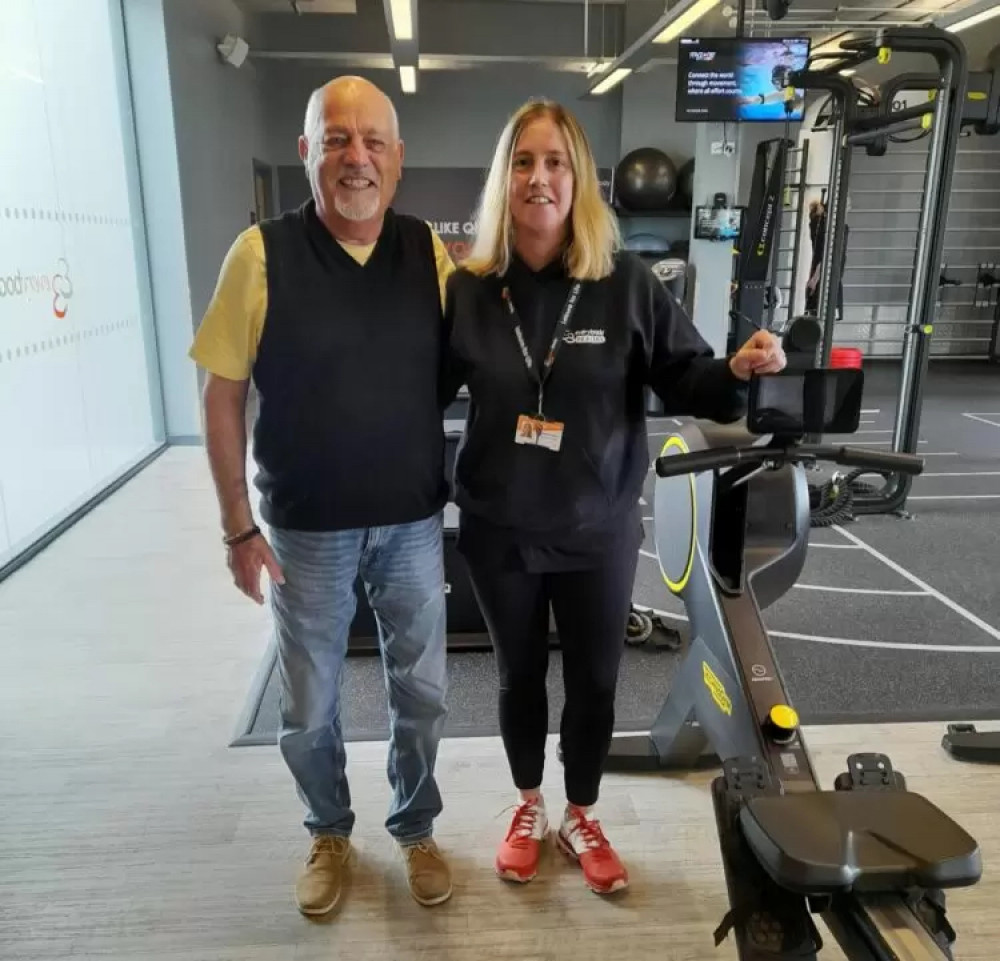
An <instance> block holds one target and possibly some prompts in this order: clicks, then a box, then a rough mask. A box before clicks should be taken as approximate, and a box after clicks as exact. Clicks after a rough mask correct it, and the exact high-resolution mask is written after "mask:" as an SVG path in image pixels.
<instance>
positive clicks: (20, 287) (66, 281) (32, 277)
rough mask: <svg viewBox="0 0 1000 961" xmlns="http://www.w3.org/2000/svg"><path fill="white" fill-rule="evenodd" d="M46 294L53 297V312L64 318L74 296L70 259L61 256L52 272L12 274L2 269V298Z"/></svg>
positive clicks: (0, 283)
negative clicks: (70, 275)
mask: <svg viewBox="0 0 1000 961" xmlns="http://www.w3.org/2000/svg"><path fill="white" fill-rule="evenodd" d="M35 296H44V297H51V298H52V313H53V314H55V316H56V317H58V318H60V319H62V318H63V317H65V316H66V313H67V311H68V310H69V301H70V298H71V297H72V296H73V282H72V281H71V280H70V277H69V261H68V260H66V258H65V257H60V258H59V260H57V261H56V270H55V273H52V274H28V273H24V272H23V271H20V270H18V271H16V272H14V273H12V274H7V273H4V272H3V271H0V300H2V299H4V298H15V297H35Z"/></svg>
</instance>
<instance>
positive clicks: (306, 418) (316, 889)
mask: <svg viewBox="0 0 1000 961" xmlns="http://www.w3.org/2000/svg"><path fill="white" fill-rule="evenodd" d="M299 156H300V157H301V159H302V162H303V164H304V165H305V169H306V172H307V175H308V179H309V183H310V185H311V187H312V197H311V199H310V200H309V201H307V202H306V203H305V204H303V205H302V206H301V207H300V208H298V209H296V210H292V211H288V212H285V213H283V214H281V215H280V216H278V217H276V218H274V219H271V220H266V221H264V222H263V223H261V224H259V225H257V226H254V227H251V228H250V229H248V230H246V231H244V232H243V233H241V234H240V235H239V237H238V238H237V239H236V241H235V242H234V244H233V246H232V247H231V248H230V250H229V252H228V254H227V256H226V258H225V261H224V263H223V265H222V270H221V273H220V276H219V281H218V284H217V287H216V290H215V293H214V296H213V298H212V301H211V303H210V304H209V307H208V310H207V311H206V314H205V317H204V319H203V321H202V324H201V325H200V327H199V329H198V332H197V334H196V336H195V340H194V344H193V346H192V348H191V356H192V358H193V359H194V360H195V361H196V362H197V363H198V364H199V365H200V366H201V367H203V368H204V369H205V371H206V372H207V373H206V381H205V389H204V417H205V432H206V446H207V451H208V459H209V463H210V466H211V470H212V475H213V478H214V481H215V486H216V490H217V494H218V500H219V506H220V513H221V525H222V539H223V543H224V545H225V549H226V551H227V557H228V566H229V569H230V571H231V572H232V576H233V579H234V581H235V583H236V585H237V587H238V588H239V589H240V590H241V591H243V593H245V594H246V595H247V596H248V597H250V598H252V599H253V600H255V601H256V602H257V603H259V604H262V603H263V602H264V596H263V594H262V591H261V586H260V584H261V571H262V569H264V568H266V569H267V572H268V575H269V579H270V582H271V589H270V597H271V607H272V612H273V618H274V625H275V634H276V639H277V649H278V676H279V677H280V681H281V730H280V732H279V744H280V748H281V752H282V755H283V757H284V759H285V762H286V763H287V765H288V768H289V770H290V771H291V774H292V776H293V778H294V780H295V783H296V785H297V789H298V793H299V796H300V798H301V799H302V801H303V803H304V805H305V807H306V809H307V813H306V817H305V822H304V823H305V827H306V828H307V830H308V831H309V832H310V834H311V835H312V847H311V850H310V852H309V855H308V857H307V858H306V860H305V865H304V867H303V869H302V871H301V874H300V877H299V880H298V883H297V886H296V900H297V903H298V906H299V909H300V910H301V911H302V912H303V913H304V914H308V915H316V914H326V913H327V912H328V911H330V910H331V909H332V908H333V907H334V906H335V905H336V904H337V902H338V900H339V898H340V894H341V890H342V882H343V873H344V868H345V865H346V864H347V862H348V856H349V854H350V850H351V847H350V836H351V833H352V830H353V827H354V822H355V815H354V811H353V810H352V806H351V794H350V790H349V788H348V782H347V777H346V774H345V757H346V755H345V748H344V742H343V734H342V730H341V722H340V704H341V701H340V685H341V679H342V676H343V665H344V658H345V656H346V652H347V642H348V631H349V628H350V625H351V622H352V620H353V617H354V613H355V594H354V585H355V582H356V580H357V578H358V577H359V576H360V577H361V579H362V581H363V582H364V584H365V588H366V591H367V596H368V598H369V600H370V603H371V607H372V610H373V613H374V614H375V618H376V620H377V623H378V628H379V639H380V644H381V649H382V656H383V662H384V669H385V675H386V681H387V689H388V699H389V715H390V720H391V738H390V741H389V758H388V777H389V782H390V784H391V787H392V801H391V804H390V809H389V814H388V817H387V819H386V822H385V823H386V828H387V830H388V831H389V833H390V834H391V835H392V836H393V837H394V838H395V839H396V840H397V841H398V843H399V846H400V850H401V851H402V853H403V856H404V860H405V863H406V866H407V877H408V881H409V886H410V890H411V892H412V894H413V896H414V898H415V899H416V900H417V901H418V902H419V903H421V904H425V905H432V904H439V903H441V902H443V901H446V900H447V899H448V897H449V896H450V895H451V890H452V884H451V875H450V870H449V868H448V865H447V863H446V861H445V859H444V858H443V856H442V854H441V852H440V850H439V849H438V847H437V845H436V844H435V842H434V840H433V837H432V834H433V825H434V821H435V819H436V818H437V816H438V815H439V814H440V812H441V808H442V802H441V796H440V793H439V790H438V786H437V783H436V780H435V776H434V767H435V760H436V756H437V749H438V743H439V740H440V737H441V731H442V727H443V723H444V717H445V713H446V707H445V691H446V674H445V581H444V561H443V550H442V510H443V507H444V504H445V501H446V500H447V490H448V486H447V483H446V478H445V474H444V432H443V422H442V415H441V408H440V404H439V394H438V385H439V364H440V358H441V355H442V351H443V344H442V340H441V338H442V330H443V324H442V302H443V298H444V288H445V282H446V279H447V276H448V274H449V273H450V271H451V270H452V265H451V262H450V260H449V258H448V255H447V252H446V251H445V248H444V245H443V244H442V243H441V240H440V239H439V238H438V237H437V236H436V235H435V234H434V232H433V231H432V230H431V229H430V228H429V227H428V225H427V224H426V223H424V222H423V221H421V220H418V219H416V218H413V217H409V216H406V215H404V214H400V213H396V212H395V211H394V210H393V209H392V207H391V206H390V205H391V202H392V199H393V197H394V195H395V191H396V187H397V184H398V182H399V178H400V171H401V169H402V164H403V143H402V141H401V139H400V135H399V123H398V118H397V115H396V111H395V109H394V107H393V105H392V103H391V101H390V100H389V98H388V97H386V96H385V94H384V93H382V91H381V90H379V89H378V88H377V87H375V86H374V85H373V84H371V83H369V82H368V81H365V80H363V79H361V78H358V77H341V78H338V79H336V80H333V81H331V82H330V83H328V84H326V85H325V86H324V87H322V88H320V89H319V90H317V91H315V92H314V93H313V95H312V96H311V97H310V99H309V103H308V106H307V109H306V117H305V127H304V131H303V134H302V136H301V137H300V139H299ZM251 379H252V381H253V383H254V386H255V388H256V391H257V396H258V404H259V409H258V414H257V418H256V421H255V423H254V426H253V454H254V460H255V461H256V463H257V466H258V468H259V472H258V474H257V476H256V478H255V483H256V486H257V488H258V489H259V491H260V494H261V501H260V513H261V516H262V521H263V522H264V524H265V526H266V527H267V528H268V533H269V538H268V537H265V535H264V533H263V532H262V531H261V529H260V527H258V525H257V523H256V522H255V519H254V515H253V510H252V506H251V502H250V498H249V494H248V489H247V482H246V471H245V464H246V437H247V430H246V420H245V416H246V415H245V409H246V398H247V391H248V386H249V383H250V381H251Z"/></svg>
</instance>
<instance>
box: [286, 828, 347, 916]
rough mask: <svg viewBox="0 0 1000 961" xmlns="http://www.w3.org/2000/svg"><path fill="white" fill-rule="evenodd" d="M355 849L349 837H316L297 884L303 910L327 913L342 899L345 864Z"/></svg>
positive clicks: (296, 892)
mask: <svg viewBox="0 0 1000 961" xmlns="http://www.w3.org/2000/svg"><path fill="white" fill-rule="evenodd" d="M350 853H351V842H350V841H349V840H348V839H347V838H343V837H334V836H332V835H328V834H321V835H318V836H317V837H315V838H314V839H313V843H312V848H311V849H310V851H309V857H308V858H306V863H305V866H304V867H303V868H302V873H301V874H300V875H299V880H298V883H297V884H296V885H295V900H296V903H297V904H298V906H299V910H300V911H301V912H302V913H303V914H310V915H315V914H327V913H328V912H330V911H332V910H333V909H334V908H335V907H336V906H337V902H338V901H339V900H340V893H341V891H342V890H343V886H344V865H345V864H346V863H347V859H348V857H349V856H350Z"/></svg>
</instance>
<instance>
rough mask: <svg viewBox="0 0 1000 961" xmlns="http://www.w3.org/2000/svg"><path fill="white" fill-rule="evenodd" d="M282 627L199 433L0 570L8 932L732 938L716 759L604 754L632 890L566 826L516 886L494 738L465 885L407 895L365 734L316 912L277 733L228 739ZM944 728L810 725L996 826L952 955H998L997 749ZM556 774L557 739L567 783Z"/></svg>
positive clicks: (539, 939)
mask: <svg viewBox="0 0 1000 961" xmlns="http://www.w3.org/2000/svg"><path fill="white" fill-rule="evenodd" d="M267 630H268V619H267V614H266V611H264V610H261V609H258V608H257V607H255V606H254V605H253V604H251V603H250V602H248V601H245V600H244V599H243V598H241V596H239V595H238V594H237V593H236V592H235V589H233V588H232V587H231V586H230V583H229V580H228V573H227V571H226V570H225V567H224V565H223V557H222V553H221V552H220V550H219V544H218V535H217V529H216V515H215V504H214V499H213V495H212V492H211V487H210V482H209V477H208V474H207V471H206V469H205V467H204V463H203V455H202V452H201V451H200V450H197V449H186V448H179V449H174V450H172V451H170V452H169V453H167V454H166V455H165V456H163V457H162V458H160V459H159V460H157V461H156V462H154V464H153V465H152V466H151V467H150V468H148V469H147V470H146V471H145V472H144V473H143V474H142V475H140V476H139V477H138V478H137V479H136V480H134V481H133V482H131V483H130V484H128V485H127V486H126V487H124V488H123V489H122V490H121V491H120V492H119V493H118V494H116V495H115V496H114V497H113V498H112V499H111V500H109V501H108V502H107V503H105V504H104V505H102V506H101V507H100V508H99V509H98V510H97V511H95V512H94V513H92V514H91V515H89V516H88V517H86V518H85V519H84V520H83V521H82V522H81V523H80V524H78V525H77V526H76V527H75V528H73V529H72V530H71V531H69V532H68V533H67V534H66V535H65V536H64V537H63V538H61V539H60V540H59V541H57V542H56V543H55V544H54V545H53V546H52V547H50V548H49V549H48V550H46V551H45V552H43V553H42V554H41V555H40V556H39V557H38V558H36V559H35V560H34V561H33V562H32V563H31V564H30V565H28V566H27V567H26V568H24V569H22V570H21V571H20V572H18V573H17V574H16V575H14V576H13V577H12V578H11V579H9V580H8V581H6V582H5V583H3V584H2V585H0V958H3V959H5V961H6V959H45V961H59V959H64V958H73V959H78V961H82V959H91V958H94V959H97V958H100V959H103V961H107V959H128V961H167V959H176V961H319V959H323V961H327V959H331V958H344V959H348V958H349V959H351V961H362V959H376V958H378V959H394V961H395V959H400V961H411V959H418V958H419V959H425V958H426V959H434V961H466V959H468V961H483V959H485V958H487V957H492V958H498V959H518V961H543V959H544V961H549V959H572V961H588V959H594V961H597V959H601V961H605V959H608V958H623V959H629V961H640V959H645V958H649V959H656V961H665V959H676V961H701V959H705V961H714V959H719V958H722V959H726V958H735V951H734V949H733V947H732V943H731V942H730V943H728V944H727V945H724V946H723V947H722V948H720V949H718V950H717V949H716V948H715V947H714V946H713V943H712V931H713V930H714V929H715V927H716V925H717V924H718V922H719V920H720V918H721V917H722V915H723V914H724V912H725V910H726V900H725V889H724V885H723V880H722V875H721V871H720V867H719V859H718V848H717V842H716V836H715V828H714V821H713V816H712V809H711V802H710V800H709V797H708V782H709V776H707V775H702V776H688V777H676V778H660V777H657V778H639V777H623V776H609V777H608V778H607V779H606V781H605V787H604V794H603V798H602V802H601V806H600V813H601V817H602V820H603V822H604V825H605V828H606V830H607V832H608V834H609V835H610V837H611V838H612V839H613V841H614V842H615V843H616V844H617V846H618V849H619V850H620V852H621V853H622V855H623V856H624V857H625V859H626V860H627V862H628V864H629V866H630V868H631V871H632V878H633V883H632V887H631V889H630V890H629V891H628V892H626V893H625V894H624V895H623V896H620V897H618V898H616V899H615V900H601V899H600V898H598V897H596V896H595V895H592V894H590V893H589V892H588V891H586V890H585V889H584V888H583V886H582V884H581V882H580V878H579V875H578V874H577V873H576V871H575V870H574V869H573V868H572V867H571V866H569V865H568V864H567V863H566V862H565V861H563V860H561V859H560V858H559V857H558V856H557V855H556V854H555V853H554V852H549V853H548V854H547V855H546V860H545V862H544V868H543V872H542V876H541V877H540V878H539V879H538V880H537V881H536V882H535V883H533V884H531V885H528V886H526V887H523V888H513V887H509V886H506V885H504V884H503V883H501V882H500V881H498V880H496V879H495V878H494V876H493V874H492V872H491V863H492V855H493V850H494V846H495V843H496V841H497V839H498V838H499V837H500V835H501V834H502V832H503V830H504V827H505V825H506V822H507V818H508V817H509V811H506V810H505V809H506V808H507V807H508V805H509V804H510V802H511V800H512V791H511V789H510V787H509V783H508V780H507V776H506V773H505V764H504V760H503V755H502V751H501V748H500V745H499V743H498V742H497V741H496V740H493V739H481V740H476V739H473V740H463V741H447V742H445V743H444V744H443V746H442V750H441V760H440V766H439V773H440V781H441V785H442V789H443V792H444V795H445V800H446V810H445V813H444V815H443V817H442V818H441V821H440V823H439V826H438V838H439V840H440V842H441V844H442V845H443V847H444V848H445V849H446V850H447V851H448V852H449V854H450V855H451V857H452V860H453V864H454V870H455V879H456V890H455V896H454V897H453V899H452V900H451V901H450V902H449V903H448V904H446V905H443V906H441V907H438V908H433V909H425V908H421V907H419V906H418V905H417V904H415V903H414V902H413V901H412V900H411V899H410V897H409V895H408V894H407V892H406V889H405V886H404V883H403V878H402V873H401V868H400V864H399V862H398V861H397V860H396V857H395V854H394V851H393V848H392V846H391V844H390V843H389V841H388V840H387V838H386V835H385V833H384V831H383V828H382V819H383V817H384V814H385V810H386V805H387V803H388V797H389V792H388V787H387V785H386V782H385V776H384V753H385V748H384V745H381V744H355V745H351V746H350V751H349V757H350V767H349V771H350V775H351V778H352V788H353V793H354V798H355V804H356V808H357V811H358V824H357V834H356V845H357V848H358V852H359V856H358V859H357V863H356V866H355V869H354V880H353V883H352V885H351V887H350V890H349V891H348V892H347V896H346V899H345V901H344V903H343V906H342V909H340V910H339V911H338V913H337V914H336V915H335V916H334V917H333V918H331V919H329V920H327V921H322V922H313V921H308V920H306V919H304V918H303V917H301V916H300V915H299V914H298V913H297V911H296V910H295V907H294V904H293V901H292V897H291V893H292V885H293V882H294V878H295V875H296V872H297V869H298V865H299V863H300V860H301V858H302V855H303V853H304V851H305V848H306V838H305V834H304V832H303V830H302V828H301V813H302V812H301V809H300V806H299V802H298V800H297V798H296V796H295V793H294V791H293V789H292V787H291V784H290V780H289V778H288V776H287V775H286V772H285V770H284V768H283V766H282V763H281V760H280V757H279V755H278V753H277V751H276V749H271V748H240V749H230V748H228V747H227V743H228V742H229V740H230V738H231V737H232V735H233V733H234V727H235V724H236V721H237V718H238V716H239V714H240V711H241V709H242V707H243V702H244V698H245V695H246V691H247V688H248V686H249V685H250V681H251V678H252V676H253V673H254V671H255V670H256V668H257V666H258V662H259V659H260V657H261V655H262V653H263V651H264V648H265V645H266V642H267ZM483 709H484V711H486V710H492V709H493V706H492V704H484V706H483ZM940 735H941V726H940V725H930V726H919V725H914V726H909V725H908V726H905V727H899V728H891V727H868V728H864V729H861V728H859V729H850V728H837V729H833V728H827V729H817V730H810V731H809V732H808V737H809V740H810V743H811V745H812V748H813V751H814V754H815V759H816V763H817V766H818V768H819V771H820V774H821V777H822V778H823V780H824V782H826V783H832V780H833V778H834V776H835V775H836V774H837V773H838V772H839V770H840V769H841V766H842V765H843V763H844V760H845V759H846V756H847V754H848V753H850V752H853V751H855V750H858V749H861V750H881V751H885V752H887V753H888V754H890V756H891V757H892V758H893V759H894V761H895V763H896V764H897V766H898V767H899V768H900V769H902V770H903V771H905V773H906V774H907V775H908V776H909V779H910V785H911V787H912V788H913V789H914V790H916V791H920V792H922V793H924V794H926V795H928V796H929V797H930V798H932V799H933V800H934V801H935V802H936V803H938V804H939V805H940V806H941V807H943V808H944V810H945V811H947V812H948V813H950V814H952V815H953V816H954V817H956V818H957V819H958V820H960V821H961V823H962V824H963V825H964V826H965V827H966V828H967V829H968V830H970V831H971V832H972V833H973V834H974V835H975V836H976V837H977V838H978V839H979V840H980V842H981V844H982V847H983V851H984V857H985V863H986V876H985V879H984V881H983V883H982V884H981V885H979V886H978V887H977V888H974V889H971V890H967V891H960V892H956V893H954V894H953V895H952V896H951V899H950V900H951V905H952V919H953V921H954V923H955V925H956V927H957V928H958V929H959V934H960V940H959V944H958V946H957V952H956V956H957V957H958V958H962V959H967V961H970V959H979V961H996V958H997V956H998V948H1000V912H998V911H997V903H998V901H1000V873H998V871H997V870H996V868H995V865H996V864H997V863H998V862H1000V816H998V807H1000V802H998V800H997V799H998V797H1000V768H996V769H992V768H984V769H980V768H972V767H968V766H963V765H959V764H957V763H956V762H953V761H951V760H950V759H949V758H948V757H947V756H946V755H944V754H943V752H942V751H941V749H940V746H939V742H940ZM559 774H560V769H559V766H558V764H557V763H556V762H555V761H554V760H553V761H552V762H551V763H550V767H549V771H548V775H547V793H548V796H549V799H550V806H551V807H552V808H553V809H557V808H558V805H559V802H560V801H561V792H560V790H559V787H560V785H559ZM823 957H824V958H830V959H833V958H839V957H841V955H840V953H839V951H838V950H837V948H836V946H835V945H831V946H830V947H829V948H828V950H827V951H826V952H824V954H823Z"/></svg>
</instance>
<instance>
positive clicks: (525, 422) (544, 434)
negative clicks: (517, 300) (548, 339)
mask: <svg viewBox="0 0 1000 961" xmlns="http://www.w3.org/2000/svg"><path fill="white" fill-rule="evenodd" d="M582 286H583V285H582V284H581V283H580V281H576V282H575V283H574V284H573V286H572V288H570V292H569V297H567V298H566V304H565V306H564V307H563V309H562V314H561V316H560V317H559V323H557V324H556V329H555V331H554V332H553V334H552V343H551V344H550V345H549V349H548V352H547V353H546V355H545V360H544V361H543V362H542V369H541V373H539V372H538V370H537V369H536V367H535V363H534V361H533V360H532V359H531V352H530V351H529V350H528V345H527V343H526V342H525V339H524V331H523V330H522V328H521V319H520V318H519V317H518V316H517V311H516V310H515V309H514V303H513V301H512V300H511V297H510V289H509V288H507V287H504V289H503V300H504V303H505V304H506V305H507V312H508V313H509V314H510V317H511V319H512V320H513V321H514V336H515V337H516V338H517V343H518V346H519V347H520V348H521V356H522V357H523V358H524V366H525V369H526V370H527V371H528V376H529V377H530V378H531V380H532V382H533V383H534V384H535V386H536V387H537V388H538V408H537V410H536V411H535V413H533V414H521V415H520V416H519V417H518V418H517V428H516V429H515V431H514V443H515V444H528V445H530V446H532V447H542V448H545V449H546V450H550V451H558V450H559V448H560V447H562V438H563V424H561V423H560V422H559V421H554V420H548V419H547V418H546V416H545V411H544V406H543V405H544V400H545V382H546V381H547V380H548V379H549V374H551V373H552V367H553V366H554V364H555V362H556V355H557V354H558V353H559V348H560V347H561V346H562V343H563V335H564V334H565V333H566V330H567V328H568V327H569V322H570V319H571V318H572V316H573V311H574V310H575V309H576V302H577V300H578V299H579V297H580V290H581V288H582Z"/></svg>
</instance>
